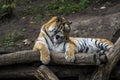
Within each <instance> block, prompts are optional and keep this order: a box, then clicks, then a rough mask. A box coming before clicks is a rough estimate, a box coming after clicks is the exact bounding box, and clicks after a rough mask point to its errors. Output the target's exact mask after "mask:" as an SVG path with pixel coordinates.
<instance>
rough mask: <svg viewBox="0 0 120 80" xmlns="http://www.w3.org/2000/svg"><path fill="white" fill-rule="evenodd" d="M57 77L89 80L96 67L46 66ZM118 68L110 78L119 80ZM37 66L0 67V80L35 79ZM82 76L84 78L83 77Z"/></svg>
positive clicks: (119, 72) (119, 71) (119, 70)
mask: <svg viewBox="0 0 120 80" xmlns="http://www.w3.org/2000/svg"><path fill="white" fill-rule="evenodd" d="M47 67H48V68H49V69H50V70H51V71H52V72H53V73H54V74H55V75H56V76H57V77H59V78H66V77H67V78H68V77H78V76H79V77H80V80H90V78H91V74H92V73H93V71H94V70H95V69H97V66H69V65H64V66H63V65H51V66H47ZM119 67H120V66H117V67H115V68H114V70H113V71H112V73H111V76H110V78H116V79H117V80H120V77H119V76H120V69H119ZM38 68H39V66H38V65H35V64H32V63H31V64H18V65H11V66H1V67H0V80H1V79H2V78H3V79H8V78H36V76H35V72H36V71H37V70H38ZM83 75H84V76H83Z"/></svg>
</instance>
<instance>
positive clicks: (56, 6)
mask: <svg viewBox="0 0 120 80" xmlns="http://www.w3.org/2000/svg"><path fill="white" fill-rule="evenodd" d="M88 3H90V0H52V1H51V3H50V4H48V5H47V6H46V7H45V8H46V9H47V10H53V11H55V12H57V13H70V12H76V11H79V10H82V9H85V8H86V7H87V6H88Z"/></svg>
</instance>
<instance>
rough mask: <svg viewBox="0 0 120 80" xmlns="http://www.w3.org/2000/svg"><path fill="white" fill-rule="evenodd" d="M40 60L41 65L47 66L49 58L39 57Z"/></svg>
mask: <svg viewBox="0 0 120 80" xmlns="http://www.w3.org/2000/svg"><path fill="white" fill-rule="evenodd" d="M40 60H41V61H42V63H43V64H48V63H49V62H50V57H49V56H47V57H41V58H40Z"/></svg>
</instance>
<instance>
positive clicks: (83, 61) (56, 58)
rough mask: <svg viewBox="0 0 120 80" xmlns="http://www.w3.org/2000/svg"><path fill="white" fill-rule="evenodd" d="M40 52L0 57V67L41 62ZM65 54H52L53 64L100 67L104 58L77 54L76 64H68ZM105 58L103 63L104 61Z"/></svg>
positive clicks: (96, 55)
mask: <svg viewBox="0 0 120 80" xmlns="http://www.w3.org/2000/svg"><path fill="white" fill-rule="evenodd" d="M39 56H40V54H39V52H38V51H32V50H25V51H18V52H14V53H9V54H3V55H0V66H5V65H11V64H16V63H31V62H40V59H39ZM64 56H65V55H64V54H63V53H56V52H52V53H51V62H50V63H53V64H71V65H99V64H100V60H101V59H102V58H103V57H101V58H100V56H99V54H86V53H84V54H83V53H82V54H76V55H75V57H76V60H75V62H74V63H71V62H67V61H66V60H65V58H64ZM104 60H105V59H104V58H103V59H102V60H101V61H104Z"/></svg>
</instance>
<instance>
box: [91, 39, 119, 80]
mask: <svg viewBox="0 0 120 80" xmlns="http://www.w3.org/2000/svg"><path fill="white" fill-rule="evenodd" d="M106 57H107V63H106V64H105V65H99V68H98V70H97V71H96V72H95V73H94V74H93V76H92V78H91V80H108V79H109V77H110V74H111V72H112V70H113V68H114V67H115V66H116V64H117V62H118V61H119V59H120V38H119V39H118V40H117V42H116V43H115V44H114V46H113V48H111V50H110V51H109V52H108V53H107V54H106Z"/></svg>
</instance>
